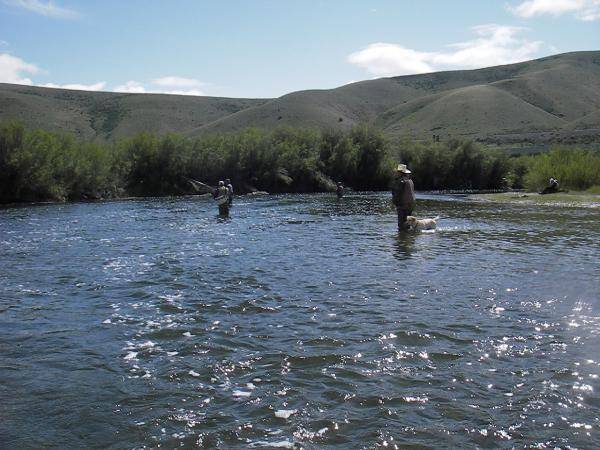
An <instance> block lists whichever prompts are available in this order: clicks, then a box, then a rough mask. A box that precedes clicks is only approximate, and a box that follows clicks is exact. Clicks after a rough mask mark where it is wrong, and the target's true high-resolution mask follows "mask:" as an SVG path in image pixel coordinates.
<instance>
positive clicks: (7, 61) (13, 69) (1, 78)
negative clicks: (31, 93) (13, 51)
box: [0, 53, 39, 84]
mask: <svg viewBox="0 0 600 450" xmlns="http://www.w3.org/2000/svg"><path fill="white" fill-rule="evenodd" d="M38 72H39V69H38V68H37V66H36V65H35V64H30V63H27V62H25V61H23V60H22V59H21V58H17V57H16V56H12V55H9V54H8V53H0V82H2V83H14V84H33V82H32V81H31V79H30V78H27V77H26V74H29V75H35V74H36V73H38Z"/></svg>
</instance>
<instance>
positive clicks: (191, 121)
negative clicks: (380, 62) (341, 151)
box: [0, 51, 600, 140]
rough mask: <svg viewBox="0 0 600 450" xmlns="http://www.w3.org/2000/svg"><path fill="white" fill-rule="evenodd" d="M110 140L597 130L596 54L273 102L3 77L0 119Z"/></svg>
mask: <svg viewBox="0 0 600 450" xmlns="http://www.w3.org/2000/svg"><path fill="white" fill-rule="evenodd" d="M5 119H18V120H21V121H23V122H24V123H25V124H26V125H27V126H31V127H39V128H44V129H49V130H64V131H69V132H73V133H75V134H76V135H78V136H82V137H86V138H96V139H99V140H107V139H112V138H114V137H118V136H128V135H131V134H134V133H137V132H140V131H155V132H158V133H164V132H178V133H185V134H189V135H191V136H195V135H199V134H204V133H210V132H227V131H235V130H239V129H242V128H246V127H250V126H253V127H259V128H265V129H272V128H274V127H277V126H281V125H288V126H294V127H315V128H321V129H340V130H345V129H348V128H350V127H352V126H353V125H355V124H357V123H365V122H366V123H372V124H376V125H377V126H380V127H382V128H383V129H384V131H386V132H387V133H388V134H389V135H391V136H392V137H403V136H413V137H417V138H430V137H431V135H432V134H437V135H440V136H443V137H454V136H472V137H481V138H485V137H490V136H496V135H502V134H510V133H516V134H518V133H530V134H531V133H535V132H540V131H547V132H549V131H552V132H554V131H556V132H561V131H570V130H580V129H599V128H600V51H595V52H576V53H565V54H561V55H555V56H550V57H546V58H541V59H538V60H533V61H527V62H523V63H518V64H510V65H505V66H497V67H490V68H485V69H478V70H462V71H450V72H437V73H430V74H422V75H410V76H402V77H392V78H380V79H377V80H369V81H362V82H358V83H352V84H348V85H345V86H341V87H339V88H336V89H329V90H307V91H299V92H293V93H290V94H287V95H284V96H282V97H279V98H276V99H232V98H217V97H188V96H174V95H157V94H117V93H100V92H83V91H68V90H61V89H47V88H36V87H28V86H15V85H8V84H0V120H5Z"/></svg>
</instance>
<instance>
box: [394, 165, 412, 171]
mask: <svg viewBox="0 0 600 450" xmlns="http://www.w3.org/2000/svg"><path fill="white" fill-rule="evenodd" d="M396 172H400V173H412V172H411V171H410V170H408V168H407V167H406V164H398V167H397V168H396Z"/></svg>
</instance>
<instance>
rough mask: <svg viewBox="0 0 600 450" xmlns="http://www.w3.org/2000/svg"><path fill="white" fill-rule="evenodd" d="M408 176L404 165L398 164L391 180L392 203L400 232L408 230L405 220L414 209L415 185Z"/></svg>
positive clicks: (408, 171) (408, 172) (409, 172)
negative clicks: (396, 214)
mask: <svg viewBox="0 0 600 450" xmlns="http://www.w3.org/2000/svg"><path fill="white" fill-rule="evenodd" d="M410 174H411V171H410V170H408V168H407V167H406V164H398V168H397V169H396V173H395V175H394V179H393V180H392V202H393V203H394V205H395V206H396V211H397V213H398V229H400V230H404V229H407V228H408V226H407V224H406V218H407V217H408V216H411V215H412V211H413V209H414V207H415V185H414V184H413V181H412V180H411V179H410Z"/></svg>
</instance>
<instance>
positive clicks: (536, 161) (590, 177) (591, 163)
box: [525, 146, 600, 191]
mask: <svg viewBox="0 0 600 450" xmlns="http://www.w3.org/2000/svg"><path fill="white" fill-rule="evenodd" d="M526 161H527V164H528V171H527V174H526V175H525V187H526V188H527V189H530V190H535V191H537V190H540V189H542V188H543V187H545V186H547V185H548V179H549V178H550V177H555V178H557V179H558V181H559V183H560V187H561V189H572V190H577V191H583V190H586V189H588V188H591V187H592V186H594V185H600V152H599V151H598V150H583V149H572V148H569V147H564V146H557V147H553V148H552V149H551V151H550V152H548V153H543V154H539V155H535V156H529V157H526Z"/></svg>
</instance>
